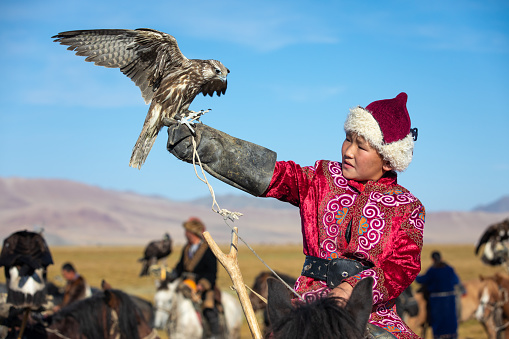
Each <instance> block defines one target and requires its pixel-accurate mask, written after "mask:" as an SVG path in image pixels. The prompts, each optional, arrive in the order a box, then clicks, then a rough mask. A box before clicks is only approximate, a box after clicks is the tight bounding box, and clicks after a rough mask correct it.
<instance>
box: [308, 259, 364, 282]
mask: <svg viewBox="0 0 509 339" xmlns="http://www.w3.org/2000/svg"><path fill="white" fill-rule="evenodd" d="M370 268H371V266H366V265H363V264H361V263H360V262H359V261H357V260H353V259H344V258H336V259H332V260H328V259H322V258H318V257H313V256H310V255H307V256H306V259H305V260H304V265H303V267H302V272H301V275H303V276H305V277H310V278H313V279H316V280H322V281H326V282H327V286H328V287H329V288H331V289H332V288H334V287H336V286H338V285H339V284H341V282H342V281H343V280H344V279H346V278H348V277H352V276H354V275H356V274H359V273H360V272H362V271H364V270H367V269H370Z"/></svg>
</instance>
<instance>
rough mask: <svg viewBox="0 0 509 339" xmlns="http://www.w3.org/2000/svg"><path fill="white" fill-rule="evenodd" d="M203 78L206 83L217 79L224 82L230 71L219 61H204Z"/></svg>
mask: <svg viewBox="0 0 509 339" xmlns="http://www.w3.org/2000/svg"><path fill="white" fill-rule="evenodd" d="M202 71H203V73H202V74H203V76H204V77H205V80H206V81H211V80H215V79H219V80H221V81H223V82H226V76H227V75H228V73H230V70H229V69H228V68H226V67H225V66H224V65H223V63H222V62H221V61H217V60H206V62H205V63H203V70H202Z"/></svg>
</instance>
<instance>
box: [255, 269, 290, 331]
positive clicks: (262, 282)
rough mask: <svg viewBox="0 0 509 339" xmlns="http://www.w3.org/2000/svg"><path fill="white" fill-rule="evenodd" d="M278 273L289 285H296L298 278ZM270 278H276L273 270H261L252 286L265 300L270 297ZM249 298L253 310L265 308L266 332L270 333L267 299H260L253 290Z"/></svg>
mask: <svg viewBox="0 0 509 339" xmlns="http://www.w3.org/2000/svg"><path fill="white" fill-rule="evenodd" d="M276 273H277V275H279V276H280V277H281V279H283V280H284V281H285V282H286V283H287V284H288V285H290V286H291V287H293V286H294V285H295V281H296V280H297V278H294V277H291V276H289V275H286V274H284V273H280V272H276ZM268 278H276V276H275V275H274V273H272V272H271V271H263V272H260V273H259V274H258V275H257V276H256V277H255V280H254V283H253V287H252V288H251V289H252V290H253V291H254V292H256V293H257V294H259V295H261V296H262V297H263V298H265V300H267V298H268V294H269V288H268V284H267V279H268ZM249 300H251V305H253V310H254V311H255V312H256V311H260V310H263V324H264V333H265V334H267V333H270V322H269V317H268V315H267V304H266V303H265V301H263V300H262V299H260V298H259V297H258V296H257V295H256V294H255V293H253V292H251V293H250V294H249Z"/></svg>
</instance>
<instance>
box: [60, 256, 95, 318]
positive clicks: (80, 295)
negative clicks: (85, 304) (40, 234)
mask: <svg viewBox="0 0 509 339" xmlns="http://www.w3.org/2000/svg"><path fill="white" fill-rule="evenodd" d="M61 273H62V277H63V278H64V279H65V280H66V281H67V283H66V285H65V290H64V298H63V301H62V303H61V304H60V305H57V306H55V307H54V308H53V311H55V312H57V311H59V310H60V309H61V308H62V307H65V306H67V305H69V304H71V303H73V302H75V301H78V300H82V299H85V298H86V297H90V296H91V295H92V292H91V289H90V286H88V284H87V281H86V280H85V278H84V277H83V276H81V275H80V274H79V273H78V272H77V271H76V269H75V268H74V266H73V264H71V263H69V262H67V263H65V264H63V265H62V272H61Z"/></svg>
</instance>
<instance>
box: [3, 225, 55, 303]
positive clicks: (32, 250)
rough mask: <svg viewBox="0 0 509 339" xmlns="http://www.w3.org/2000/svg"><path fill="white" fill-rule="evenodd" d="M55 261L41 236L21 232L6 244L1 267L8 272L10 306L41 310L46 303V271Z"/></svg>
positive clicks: (11, 237)
mask: <svg viewBox="0 0 509 339" xmlns="http://www.w3.org/2000/svg"><path fill="white" fill-rule="evenodd" d="M51 264H53V258H52V257H51V253H50V251H49V248H48V245H47V244H46V241H45V240H44V238H43V237H42V236H41V234H40V233H35V232H29V231H19V232H15V233H13V234H11V235H10V236H9V237H7V238H6V239H5V240H4V244H3V247H2V252H1V254H0V267H2V266H3V267H4V269H5V278H6V282H7V302H8V303H10V304H12V305H14V306H16V307H31V308H38V307H39V306H41V305H42V304H43V303H44V302H45V301H46V300H45V299H46V290H45V287H46V268H47V267H48V265H51Z"/></svg>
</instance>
